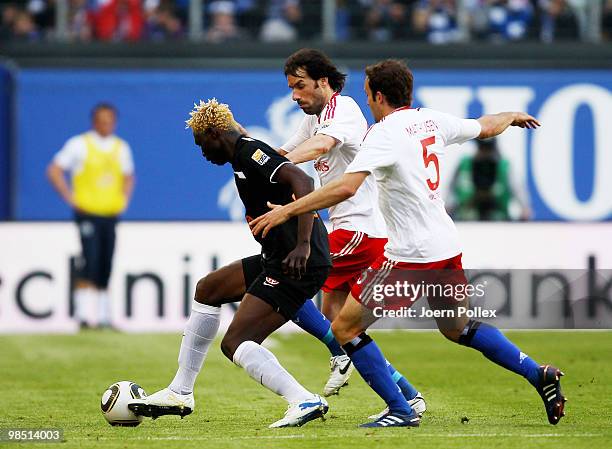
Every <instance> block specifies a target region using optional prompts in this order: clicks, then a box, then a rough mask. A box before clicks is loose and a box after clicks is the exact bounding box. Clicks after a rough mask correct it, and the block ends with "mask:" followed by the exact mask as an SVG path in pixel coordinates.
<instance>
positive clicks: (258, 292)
mask: <svg viewBox="0 0 612 449" xmlns="http://www.w3.org/2000/svg"><path fill="white" fill-rule="evenodd" d="M330 268H331V267H308V269H307V270H306V273H305V274H303V275H302V278H301V279H300V280H297V279H291V278H290V277H289V276H288V275H286V274H283V272H282V271H281V269H280V267H279V268H278V269H276V268H269V267H265V266H264V265H263V264H262V259H261V255H257V256H251V257H246V258H244V259H242V270H243V272H244V281H245V285H246V286H247V291H246V292H247V293H250V294H251V295H253V296H257V297H258V298H259V299H261V300H263V301H265V302H267V303H268V304H270V305H271V306H272V308H274V310H276V311H277V312H278V313H280V314H281V315H283V316H284V317H285V318H286V319H287V320H288V321H289V320H292V319H293V318H294V317H295V315H296V313H297V311H298V310H300V308H301V307H302V306H303V305H304V303H305V302H306V301H307V300H309V299H310V298H313V297H314V296H315V295H316V294H317V293H318V292H319V290H320V289H321V287H322V286H323V284H324V283H325V280H326V279H327V275H328V274H329V270H330Z"/></svg>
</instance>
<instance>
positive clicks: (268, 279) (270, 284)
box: [263, 276, 280, 287]
mask: <svg viewBox="0 0 612 449" xmlns="http://www.w3.org/2000/svg"><path fill="white" fill-rule="evenodd" d="M278 284H280V282H279V281H277V280H276V279H272V278H271V277H267V276H266V280H265V281H264V283H263V285H267V286H268V287H274V286H276V285H278Z"/></svg>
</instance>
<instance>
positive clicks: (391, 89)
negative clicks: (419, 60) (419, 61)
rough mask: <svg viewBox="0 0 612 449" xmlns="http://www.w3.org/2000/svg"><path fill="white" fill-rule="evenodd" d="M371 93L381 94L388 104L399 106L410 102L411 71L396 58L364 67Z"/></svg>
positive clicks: (408, 104) (407, 104)
mask: <svg viewBox="0 0 612 449" xmlns="http://www.w3.org/2000/svg"><path fill="white" fill-rule="evenodd" d="M365 73H366V76H367V77H368V85H369V86H370V90H371V91H372V95H374V94H376V92H380V93H381V94H383V95H384V96H385V98H386V100H387V103H389V105H390V106H393V107H394V108H400V107H402V106H410V105H411V104H412V82H413V78H412V72H411V71H410V69H409V68H408V66H407V65H406V64H405V63H404V62H402V61H399V60H397V59H387V60H385V61H382V62H379V63H378V64H373V65H369V66H367V67H366V69H365Z"/></svg>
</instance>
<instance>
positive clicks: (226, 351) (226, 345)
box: [221, 334, 242, 362]
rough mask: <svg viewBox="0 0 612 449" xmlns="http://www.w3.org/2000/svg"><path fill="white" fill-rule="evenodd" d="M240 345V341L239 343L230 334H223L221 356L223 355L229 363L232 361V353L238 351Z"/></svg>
mask: <svg viewBox="0 0 612 449" xmlns="http://www.w3.org/2000/svg"><path fill="white" fill-rule="evenodd" d="M240 343H242V341H239V340H238V339H237V338H234V337H233V336H232V335H230V334H225V336H224V337H223V340H221V352H223V355H225V357H227V358H228V359H229V360H230V362H232V361H234V353H235V352H236V349H238V346H240Z"/></svg>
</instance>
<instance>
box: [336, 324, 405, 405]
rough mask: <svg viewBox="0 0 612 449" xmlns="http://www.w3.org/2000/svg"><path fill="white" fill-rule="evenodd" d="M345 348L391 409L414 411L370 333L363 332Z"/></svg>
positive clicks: (361, 372)
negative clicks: (394, 379)
mask: <svg viewBox="0 0 612 449" xmlns="http://www.w3.org/2000/svg"><path fill="white" fill-rule="evenodd" d="M343 348H344V350H345V352H346V353H347V354H348V355H349V356H350V358H351V360H352V361H353V364H354V365H355V368H356V369H357V371H359V374H361V377H363V380H365V381H366V383H367V384H368V385H369V386H370V387H371V388H372V389H373V390H374V391H375V392H376V393H377V394H378V395H379V396H380V397H381V398H382V399H383V400H384V401H385V402H386V403H387V405H388V406H389V410H390V411H393V412H400V413H405V414H411V413H412V407H410V405H409V404H408V402H407V401H406V398H405V397H404V395H403V394H402V392H401V390H400V389H399V387H398V386H397V384H396V383H395V382H394V381H393V379H392V378H391V374H390V373H389V370H388V369H387V363H386V360H385V357H384V356H383V355H382V352H380V349H378V346H376V343H374V341H373V340H372V339H371V338H370V337H369V336H368V335H366V334H365V333H364V334H361V335H360V336H359V337H356V338H355V339H353V340H352V341H350V342H349V343H347V344H345V345H344V346H343Z"/></svg>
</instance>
